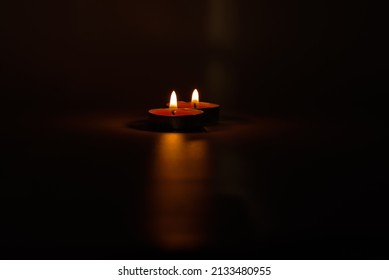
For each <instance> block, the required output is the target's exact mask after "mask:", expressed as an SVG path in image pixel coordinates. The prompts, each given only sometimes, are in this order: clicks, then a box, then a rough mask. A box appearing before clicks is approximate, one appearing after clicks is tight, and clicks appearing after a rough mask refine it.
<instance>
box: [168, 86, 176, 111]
mask: <svg viewBox="0 0 389 280" xmlns="http://www.w3.org/2000/svg"><path fill="white" fill-rule="evenodd" d="M169 108H170V109H177V95H176V92H175V91H174V90H173V92H172V95H171V96H170V103H169Z"/></svg>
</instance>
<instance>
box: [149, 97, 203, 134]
mask: <svg viewBox="0 0 389 280" xmlns="http://www.w3.org/2000/svg"><path fill="white" fill-rule="evenodd" d="M203 114H204V112H203V111H202V110H197V109H193V108H178V106H177V95H176V93H175V91H173V92H172V94H171V96H170V103H169V108H159V109H151V110H149V121H150V124H151V125H153V126H156V127H161V128H165V129H173V130H189V129H194V128H199V127H202V125H203V118H202V115H203Z"/></svg>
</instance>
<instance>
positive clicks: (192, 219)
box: [148, 133, 210, 250]
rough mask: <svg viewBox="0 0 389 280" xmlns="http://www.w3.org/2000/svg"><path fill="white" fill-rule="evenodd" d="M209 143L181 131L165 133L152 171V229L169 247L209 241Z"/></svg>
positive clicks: (181, 247) (195, 245) (157, 241)
mask: <svg viewBox="0 0 389 280" xmlns="http://www.w3.org/2000/svg"><path fill="white" fill-rule="evenodd" d="M209 161H210V159H209V149H208V143H207V142H206V141H204V140H202V139H192V138H187V137H185V136H184V135H182V134H180V133H166V134H162V135H161V136H160V138H159V141H158V142H157V145H156V154H155V160H154V166H153V169H152V171H151V173H150V175H151V188H150V190H149V191H150V192H149V203H150V204H149V207H150V208H149V209H150V212H149V213H150V216H149V217H150V219H149V220H148V221H149V231H150V237H151V239H152V241H153V242H154V243H155V244H156V245H157V246H159V247H161V248H164V249H168V250H177V249H179V250H187V249H192V248H199V246H203V245H204V244H205V242H206V221H207V216H208V215H209V208H208V203H209V202H208V201H209V192H210V188H209V185H208V184H206V183H204V182H205V181H206V178H207V177H208V176H210V175H209V173H208V172H209V165H208V163H209Z"/></svg>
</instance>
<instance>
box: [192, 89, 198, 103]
mask: <svg viewBox="0 0 389 280" xmlns="http://www.w3.org/2000/svg"><path fill="white" fill-rule="evenodd" d="M198 102H199V92H198V91H197V89H195V90H194V91H193V93H192V103H198Z"/></svg>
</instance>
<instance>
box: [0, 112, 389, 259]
mask: <svg viewBox="0 0 389 280" xmlns="http://www.w3.org/2000/svg"><path fill="white" fill-rule="evenodd" d="M22 120H23V121H22ZM385 133H386V132H385V130H384V128H383V127H382V124H379V123H375V124H374V123H373V124H372V123H371V122H370V123H369V122H364V121H363V120H362V121H361V120H359V121H350V120H344V121H343V122H342V121H339V120H337V121H336V122H330V121H328V120H327V121H322V120H319V119H317V120H314V119H303V118H292V117H290V118H287V117H279V118H276V117H265V116H245V115H243V114H223V115H222V118H221V122H220V124H218V125H215V126H210V127H205V128H204V130H199V131H193V132H186V133H179V132H163V131H152V130H150V129H148V127H147V125H145V120H144V115H143V114H142V113H134V112H130V113H129V112H105V113H103V112H90V113H87V112H79V113H58V114H51V115H50V117H47V116H46V115H45V114H35V115H30V116H23V118H21V119H17V120H12V118H11V120H10V121H8V122H7V124H6V125H5V127H3V133H2V135H3V137H2V140H3V149H2V158H1V171H2V176H1V180H2V182H1V185H2V187H1V191H2V195H1V200H2V203H1V204H0V210H1V211H0V213H1V214H0V215H1V220H2V232H1V237H2V239H3V240H4V241H5V242H3V244H2V245H1V250H0V252H1V253H0V255H1V257H2V258H7V259H8V258H43V259H47V258H49V259H50V258H60V259H62V258H65V259H66V258H69V259H80V258H87V259H91V258H92V259H95V258H96V259H120V258H124V259H129V258H135V259H139V258H145V259H153V258H182V257H184V258H233V259H236V258H256V259H296V258H297V259H299V258H301V259H323V258H324V259H325V258H331V259H338V258H348V259H350V258H351V259H354V258H363V259H370V258H373V259H374V258H387V256H388V255H387V252H388V250H387V249H388V248H389V246H388V242H387V241H388V239H387V238H388V231H387V230H386V222H385V220H386V212H387V211H386V210H387V206H386V197H384V196H382V195H381V193H382V188H383V186H384V185H386V176H384V174H385V170H384V166H385V164H384V161H385V158H384V155H383V154H382V150H381V147H382V144H383V142H382V141H383V139H384V138H385V137H383V136H384V134H385Z"/></svg>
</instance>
